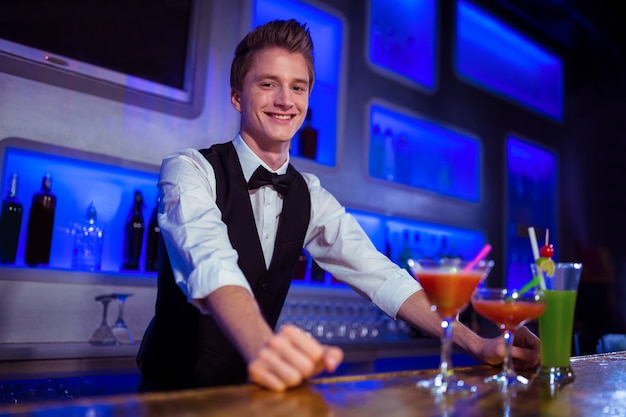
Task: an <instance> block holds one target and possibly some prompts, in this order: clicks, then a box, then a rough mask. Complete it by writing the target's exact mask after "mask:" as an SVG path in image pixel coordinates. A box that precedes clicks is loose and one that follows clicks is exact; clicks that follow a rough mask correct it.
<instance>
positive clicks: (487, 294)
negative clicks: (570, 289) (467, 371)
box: [472, 287, 546, 391]
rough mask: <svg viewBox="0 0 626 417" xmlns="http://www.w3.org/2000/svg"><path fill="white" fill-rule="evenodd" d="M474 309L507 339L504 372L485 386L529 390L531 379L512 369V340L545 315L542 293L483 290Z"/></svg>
mask: <svg viewBox="0 0 626 417" xmlns="http://www.w3.org/2000/svg"><path fill="white" fill-rule="evenodd" d="M472 306H473V307H474V310H476V312H478V314H480V315H482V316H484V317H486V318H487V319H489V320H491V321H493V322H494V323H496V324H497V325H498V328H499V329H500V331H501V332H502V334H503V336H504V342H505V351H504V362H503V363H502V370H501V371H500V372H499V373H498V374H496V375H493V376H490V377H488V378H487V379H485V382H487V383H493V384H497V385H499V386H500V387H501V388H502V391H507V390H508V389H511V388H513V389H519V388H524V387H526V386H528V383H529V382H528V379H527V378H525V377H523V376H522V375H518V374H517V373H516V372H515V370H514V369H513V366H512V359H511V352H512V348H513V337H514V335H515V331H516V330H517V329H519V328H520V327H521V326H523V325H524V324H526V323H527V322H529V321H531V320H534V319H536V318H537V317H539V316H541V315H542V314H543V312H544V311H545V309H546V302H545V298H544V294H543V291H541V290H540V289H539V288H536V287H535V288H532V289H530V290H528V291H527V292H524V293H520V292H518V291H517V290H509V289H507V288H486V287H480V288H477V289H476V291H474V294H472Z"/></svg>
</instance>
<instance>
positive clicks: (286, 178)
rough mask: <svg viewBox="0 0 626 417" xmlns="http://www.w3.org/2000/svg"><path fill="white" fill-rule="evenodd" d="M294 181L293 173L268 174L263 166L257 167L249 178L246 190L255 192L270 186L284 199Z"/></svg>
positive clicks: (294, 175)
mask: <svg viewBox="0 0 626 417" xmlns="http://www.w3.org/2000/svg"><path fill="white" fill-rule="evenodd" d="M295 179H296V174H295V173H293V172H288V173H286V174H283V175H278V174H275V173H273V172H269V171H268V170H267V169H265V168H264V167H263V166H260V165H259V167H258V168H257V169H256V171H254V173H253V174H252V176H251V177H250V181H248V190H256V189H257V188H259V187H263V186H264V185H272V186H273V187H274V189H275V190H276V191H278V192H279V193H280V194H281V195H282V196H283V197H285V196H286V195H287V194H289V187H290V186H291V184H292V183H293V181H294V180H295Z"/></svg>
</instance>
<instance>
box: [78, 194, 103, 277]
mask: <svg viewBox="0 0 626 417" xmlns="http://www.w3.org/2000/svg"><path fill="white" fill-rule="evenodd" d="M97 220H98V212H97V211H96V207H95V206H94V204H93V202H92V203H91V204H89V206H88V207H87V213H86V215H85V220H84V222H83V223H82V224H80V225H78V227H76V228H75V229H74V248H73V250H72V268H73V269H84V270H87V271H99V270H100V268H101V266H102V243H103V240H104V231H103V229H102V228H101V227H100V226H98V224H97Z"/></svg>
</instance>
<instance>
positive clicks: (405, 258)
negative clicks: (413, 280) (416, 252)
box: [398, 230, 413, 275]
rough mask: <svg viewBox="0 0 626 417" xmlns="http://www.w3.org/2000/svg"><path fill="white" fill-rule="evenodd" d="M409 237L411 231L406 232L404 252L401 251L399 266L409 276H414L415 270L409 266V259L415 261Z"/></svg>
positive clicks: (403, 243)
mask: <svg viewBox="0 0 626 417" xmlns="http://www.w3.org/2000/svg"><path fill="white" fill-rule="evenodd" d="M409 237H410V233H409V231H408V230H405V231H404V234H403V242H402V250H401V251H400V255H399V256H398V264H399V265H400V267H402V268H404V269H406V270H407V271H408V272H409V274H411V275H413V270H412V269H411V266H410V265H409V259H413V251H412V250H411V246H410V243H409Z"/></svg>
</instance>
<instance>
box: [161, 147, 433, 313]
mask: <svg viewBox="0 0 626 417" xmlns="http://www.w3.org/2000/svg"><path fill="white" fill-rule="evenodd" d="M233 144H234V146H235V150H236V151H237V155H238V157H239V160H240V162H241V167H242V170H243V174H244V177H245V179H246V181H248V180H249V179H250V177H251V176H252V173H253V172H254V171H255V170H256V169H257V167H258V166H259V165H263V166H264V167H265V168H267V169H268V170H270V171H272V172H276V173H278V174H283V173H285V172H286V170H287V165H288V164H289V160H287V162H285V164H284V165H283V166H282V167H280V168H279V169H278V170H276V171H273V170H272V169H270V168H269V167H268V166H267V165H266V164H265V163H263V161H261V159H260V158H259V157H257V156H256V155H255V154H254V153H253V152H252V150H250V148H249V147H248V146H247V145H246V143H245V142H244V141H243V139H242V138H241V136H240V135H237V137H236V138H235V139H234V141H233ZM301 174H302V176H303V177H304V179H305V181H306V183H307V185H308V187H309V192H310V195H311V219H310V222H309V227H308V229H307V232H306V236H305V240H304V248H305V249H306V250H307V251H308V252H309V254H310V255H311V256H312V257H313V258H314V259H315V260H316V261H317V263H318V264H319V265H320V266H321V267H322V268H323V269H325V270H326V271H328V272H329V273H330V274H332V275H333V276H334V277H335V278H337V279H338V280H340V281H343V282H344V283H346V284H348V285H349V286H350V287H352V288H353V289H355V290H356V291H357V292H359V293H360V294H362V295H364V296H366V297H367V298H368V299H370V300H372V302H373V303H374V305H376V306H378V307H379V308H380V309H381V310H382V311H384V312H385V313H386V314H388V315H389V316H390V317H394V318H395V317H396V315H397V312H398V309H399V308H400V306H401V305H402V303H404V301H405V300H406V299H407V298H408V297H409V296H410V295H411V294H413V293H414V292H415V291H418V290H420V289H421V287H420V286H419V284H418V283H417V281H416V280H415V279H413V278H412V277H411V276H410V275H409V274H408V273H407V272H406V271H405V270H403V269H401V268H400V267H398V266H397V265H396V264H394V263H393V262H391V261H390V260H389V259H388V258H387V257H385V256H384V255H383V254H382V253H380V252H379V251H378V250H377V249H376V248H375V246H374V245H373V244H372V242H371V240H370V239H369V237H368V236H367V234H366V233H365V232H364V231H363V229H362V228H361V226H360V225H359V224H358V222H357V221H356V220H355V219H354V217H352V216H351V215H350V214H349V213H346V211H345V208H344V207H343V206H342V205H341V204H340V203H339V202H338V201H337V200H336V199H335V197H333V196H332V195H331V194H330V193H329V192H328V191H326V190H325V189H324V188H322V186H321V185H320V181H319V179H318V178H317V177H316V176H315V175H313V174H306V173H301ZM158 187H159V194H160V206H159V215H158V221H159V227H160V229H161V233H162V235H163V238H164V241H165V244H166V247H167V250H168V254H169V256H170V261H171V264H172V269H173V272H174V278H175V279H176V283H177V284H178V286H179V287H180V288H181V289H182V290H183V292H184V293H185V294H186V295H187V299H188V300H189V301H190V302H191V303H193V304H194V305H196V306H197V307H198V308H199V309H200V310H201V311H202V312H203V313H208V312H207V311H204V310H203V309H202V307H201V304H200V303H197V302H195V300H200V299H203V298H205V297H206V296H207V295H209V294H210V293H211V292H213V291H215V290H217V289H218V288H220V287H222V286H226V285H238V286H241V287H244V288H246V289H248V291H250V292H252V290H251V289H250V285H249V284H248V281H247V280H246V278H245V276H244V275H243V273H242V272H241V270H240V269H239V266H238V265H237V256H238V254H237V252H236V251H235V250H234V249H233V247H232V245H231V243H230V240H229V239H228V233H227V229H226V225H225V224H224V223H223V222H222V220H221V213H220V209H219V208H218V207H217V204H216V194H215V190H216V180H215V173H214V171H213V167H212V166H211V164H210V163H209V162H208V161H207V160H206V158H205V157H204V156H203V155H202V154H201V153H200V152H198V151H197V150H195V149H185V150H182V151H180V152H176V153H174V154H171V155H169V156H167V157H166V158H165V159H164V160H163V164H162V166H161V173H160V177H159V182H158ZM249 193H250V202H251V203H252V210H253V212H254V220H255V223H256V226H257V232H258V234H259V239H260V241H261V245H262V247H263V254H264V256H265V263H266V265H269V262H270V259H271V256H272V253H273V250H274V241H275V238H276V232H277V229H278V221H279V218H280V213H281V210H282V206H283V200H282V196H281V195H280V194H279V193H277V192H276V191H275V190H274V188H273V187H272V186H263V187H261V188H259V189H257V190H251V191H250V192H249ZM242 256H245V254H242Z"/></svg>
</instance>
